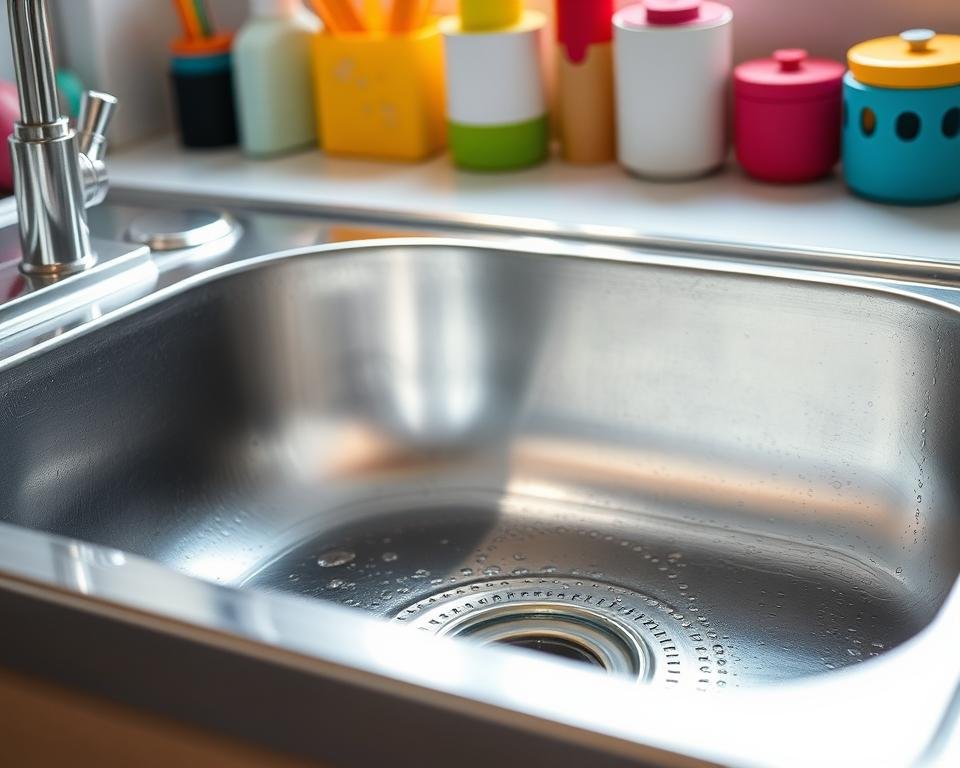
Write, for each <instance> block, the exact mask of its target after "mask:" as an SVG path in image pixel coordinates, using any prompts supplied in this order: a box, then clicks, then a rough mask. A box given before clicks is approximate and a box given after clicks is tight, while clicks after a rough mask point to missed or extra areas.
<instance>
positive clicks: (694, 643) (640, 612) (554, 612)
mask: <svg viewBox="0 0 960 768" xmlns="http://www.w3.org/2000/svg"><path fill="white" fill-rule="evenodd" d="M396 621H399V622H403V623H404V624H407V625H408V626H411V627H414V628H417V629H421V630H424V631H427V632H430V633H432V634H437V635H445V636H447V637H462V638H464V639H467V640H471V641H474V642H478V643H482V644H484V645H490V644H499V645H510V646H514V647H521V648H527V649H531V650H536V651H540V652H542V653H547V654H550V655H553V656H560V657H562V658H566V659H570V660H573V661H578V662H582V663H584V664H587V665H590V666H593V667H598V668H600V669H603V670H605V671H607V672H609V673H610V674H615V675H619V676H623V677H628V678H631V679H634V680H638V681H644V682H650V683H664V684H671V685H687V686H691V687H697V688H701V689H706V688H709V687H712V686H714V685H721V686H722V685H724V684H725V683H726V680H727V676H728V675H729V674H730V669H729V667H728V665H727V661H728V659H727V658H726V654H725V650H724V647H723V645H722V644H721V643H720V642H719V641H718V640H717V639H716V635H715V633H713V632H708V631H707V630H706V629H705V628H704V627H703V626H702V625H701V624H700V622H692V621H689V620H686V619H685V618H684V616H683V615H682V614H680V613H679V612H678V611H677V610H675V609H674V608H673V607H671V606H669V605H667V604H665V603H663V602H662V601H660V600H658V599H656V598H654V597H650V596H647V595H642V594H640V593H637V592H632V591H629V590H625V589H623V588H621V587H617V586H614V585H612V584H604V583H601V582H583V581H577V580H572V579H563V578H536V577H530V578H523V579H508V580H502V581H499V580H498V581H488V582H478V583H473V584H461V585H458V586H457V587H453V588H450V589H448V590H446V591H444V592H441V593H438V594H435V595H431V596H430V597H427V598H424V599H422V600H420V601H419V602H417V603H415V604H414V605H411V606H410V607H408V608H406V609H404V610H403V611H402V612H401V613H400V614H399V615H398V616H396ZM711 636H712V637H711Z"/></svg>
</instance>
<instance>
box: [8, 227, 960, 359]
mask: <svg viewBox="0 0 960 768" xmlns="http://www.w3.org/2000/svg"><path fill="white" fill-rule="evenodd" d="M241 223H242V217H241ZM410 247H414V248H417V249H423V248H431V249H432V248H459V249H464V248H465V249H469V250H474V251H476V250H481V251H482V250H486V251H498V252H501V253H505V254H509V253H521V254H524V255H530V256H540V257H543V258H563V259H575V260H588V261H601V262H612V263H617V264H630V265H635V266H638V267H652V268H655V269H681V270H693V271H698V272H706V273H713V274H719V275H733V276H741V277H749V278H755V279H766V280H776V281H786V282H799V283H806V284H812V285H824V286H828V287H837V288H844V289H847V290H856V291H862V292H865V293H870V294H884V295H886V296H888V297H890V298H892V299H894V300H901V301H908V302H911V303H919V304H922V305H925V306H927V307H933V308H936V309H937V310H938V311H946V312H949V313H952V314H958V315H960V276H958V277H957V278H956V280H954V279H953V277H952V275H950V276H949V277H947V276H943V275H940V274H931V275H929V276H928V277H929V279H930V280H939V279H943V282H942V283H937V282H930V283H928V282H927V280H926V279H924V278H923V277H922V275H918V274H915V270H916V269H917V267H916V265H913V266H908V268H907V269H906V270H905V271H903V272H902V273H901V272H899V271H898V270H897V269H893V270H892V273H891V274H886V273H885V272H880V273H879V274H878V275H874V274H872V272H873V268H872V267H870V266H869V265H870V264H872V263H873V261H875V260H874V259H873V258H872V257H863V258H864V259H865V260H866V261H865V262H864V263H865V265H867V267H866V268H865V269H864V271H862V272H856V271H853V272H851V271H838V270H839V269H841V267H842V264H841V265H832V264H829V262H828V261H823V262H817V263H815V264H811V265H805V264H803V263H802V262H792V263H791V262H769V261H764V260H761V261H754V260H751V259H749V258H748V259H747V260H736V259H735V258H729V257H727V258H724V257H721V258H717V257H714V256H706V255H701V254H697V253H689V252H685V251H674V250H672V249H664V250H659V251H657V250H653V251H641V250H637V249H636V248H632V247H629V246H620V245H611V244H598V243H591V242H577V241H567V240H551V239H549V238H544V237H534V236H528V237H523V236H521V237H519V238H518V239H517V240H479V239H476V238H470V237H466V236H464V237H417V236H411V237H384V238H377V239H370V240H358V241H349V242H340V243H325V244H324V243H318V244H314V245H308V246H302V247H297V248H287V249H281V250H277V251H272V252H269V253H265V254H261V255H256V256H245V257H240V258H238V259H236V260H231V261H228V262H227V263H224V264H220V265H215V266H210V265H204V264H203V263H200V264H198V266H197V268H196V270H195V271H194V272H193V273H192V274H190V275H189V276H187V277H184V278H182V279H179V280H177V281H175V282H173V283H172V284H170V285H160V286H158V285H157V281H156V280H155V279H152V278H151V281H150V282H149V284H147V285H146V286H145V287H144V291H143V293H142V295H140V296H138V297H137V298H133V299H132V300H129V301H126V302H125V303H122V304H121V305H120V306H118V307H115V308H110V309H109V310H108V311H107V312H105V313H104V314H101V315H99V316H97V317H95V318H93V319H89V320H87V321H85V322H82V323H79V324H77V325H75V326H74V327H71V328H69V329H68V330H66V331H64V332H62V333H59V334H58V335H56V336H54V337H53V338H42V337H39V338H35V339H31V338H29V329H27V330H23V326H25V325H26V323H25V321H24V319H23V317H22V315H24V314H26V315H29V316H34V315H36V316H37V317H38V320H37V322H40V321H42V320H49V319H50V318H49V316H46V317H44V315H43V311H42V310H43V305H44V304H45V303H47V302H48V301H49V300H50V296H49V295H48V294H47V293H46V291H40V292H38V293H35V294H32V295H28V296H24V297H22V298H21V299H19V300H18V301H17V305H18V306H17V309H18V310H19V311H18V312H16V313H14V314H13V316H12V317H11V318H10V319H9V320H6V319H5V318H4V317H3V315H2V314H0V373H3V372H4V371H6V370H8V369H9V368H11V367H13V366H15V365H17V364H19V363H21V362H23V361H24V360H26V359H28V358H30V357H32V356H34V355H38V354H41V353H43V352H46V351H48V350H50V349H54V348H56V347H59V346H63V345H65V344H67V343H69V342H71V341H72V340H74V339H76V338H78V337H80V336H83V335H86V334H87V333H90V332H92V331H94V330H96V329H98V328H101V327H104V326H107V325H110V324H112V323H115V322H118V321H120V320H122V319H124V318H126V317H130V316H132V315H135V314H136V313H138V312H140V311H142V310H144V309H147V308H149V307H152V306H155V305H157V304H160V303H162V302H163V301H166V300H168V299H172V298H174V297H176V296H178V295H180V294H183V293H186V292H189V291H191V290H195V289H197V288H200V287H202V286H204V285H207V284H210V283H213V282H217V281H219V280H223V279H227V278H229V277H232V276H235V275H240V274H243V273H245V272H249V271H253V270H257V269H263V268H266V267H268V266H270V265H271V264H274V263H281V262H284V261H288V260H292V259H298V258H309V257H318V258H319V257H323V256H330V255H340V254H343V253H349V252H355V251H361V252H362V251H366V250H379V249H383V248H410ZM182 253H183V252H181V251H171V252H169V253H167V254H153V255H152V263H153V264H154V265H156V269H155V270H153V271H151V273H150V274H151V275H155V274H156V273H157V271H160V272H162V271H163V268H164V261H171V260H175V259H177V258H179V257H180V254H182ZM879 261H880V262H881V263H880V265H879V268H880V269H881V270H890V269H891V266H890V264H889V263H888V262H890V260H889V259H881V260H879ZM907 261H909V260H907ZM893 263H894V264H899V263H900V262H897V261H895V260H894V262H893ZM941 266H942V265H941ZM928 268H932V265H928V264H926V263H924V264H923V266H922V267H921V268H920V271H921V272H922V271H923V270H925V269H928ZM958 269H960V267H958ZM55 287H57V286H55ZM67 287H68V286H62V288H67ZM61 293H62V294H63V298H61V299H60V301H59V302H57V304H58V310H57V314H65V313H67V312H69V311H77V310H80V309H83V308H84V307H85V306H88V305H91V304H95V303H96V301H97V300H98V299H100V298H102V297H101V296H96V297H93V298H92V297H90V296H89V295H86V294H84V293H83V292H82V291H81V290H75V291H74V292H73V294H71V293H70V292H69V291H59V290H58V291H57V295H58V296H59V295H61ZM71 299H72V300H71ZM24 335H26V337H27V338H26V339H25V340H23V341H20V337H21V336H24ZM5 348H12V349H11V351H6V349H5Z"/></svg>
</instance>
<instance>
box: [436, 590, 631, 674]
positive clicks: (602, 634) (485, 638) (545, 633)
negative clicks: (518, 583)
mask: <svg viewBox="0 0 960 768" xmlns="http://www.w3.org/2000/svg"><path fill="white" fill-rule="evenodd" d="M442 634H445V635H449V636H451V637H463V638H469V639H471V640H474V641H476V642H479V643H483V644H484V645H493V644H496V645H509V646H513V647H516V648H526V649H528V650H534V651H539V652H540V653H546V654H549V655H551V656H558V657H561V658H565V659H568V660H571V661H578V662H581V663H584V664H588V665H590V666H593V667H599V668H601V669H604V670H606V671H607V672H610V673H612V674H617V675H623V676H625V677H633V678H642V677H643V676H644V672H645V671H646V669H647V667H648V664H647V661H646V660H647V650H646V646H645V644H644V642H643V639H642V638H641V637H640V635H639V633H637V632H635V631H632V629H631V628H630V627H627V626H620V625H619V624H617V623H614V622H612V621H610V620H609V619H608V618H607V617H606V616H604V615H603V614H602V613H600V612H598V611H595V610H592V609H590V608H586V607H584V606H578V605H561V604H559V603H554V602H532V601H531V602H527V601H520V602H516V603H513V604H507V605H502V604H501V605H496V604H494V605H489V606H484V607H481V608H479V609H478V610H475V611H472V612H470V613H467V614H465V615H462V616H461V617H460V618H459V619H458V620H454V621H452V622H450V623H449V624H446V625H445V626H444V628H443V631H442Z"/></svg>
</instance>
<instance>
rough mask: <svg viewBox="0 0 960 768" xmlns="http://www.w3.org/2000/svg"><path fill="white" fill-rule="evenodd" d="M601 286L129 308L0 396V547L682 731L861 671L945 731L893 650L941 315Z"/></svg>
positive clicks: (461, 248) (687, 277)
mask: <svg viewBox="0 0 960 768" xmlns="http://www.w3.org/2000/svg"><path fill="white" fill-rule="evenodd" d="M540 250H542V248H541V249H540ZM560 250H562V249H560ZM604 256H605V254H604V251H603V249H602V248H593V249H589V250H588V252H587V253H585V254H582V255H578V256H575V255H572V254H571V255H557V254H546V253H543V252H539V251H538V249H537V248H521V247H496V246H491V245H483V244H477V243H474V244H470V243H467V242H454V241H442V240H437V241H424V242H422V243H415V242H412V241H411V242H395V243H373V244H368V245H356V246H351V247H345V248H339V249H316V248H314V249H309V250H308V251H306V252H297V253H291V254H286V255H281V256H274V257H268V258H262V259H257V260H252V261H248V262H244V263H242V264H240V265H236V266H233V267H229V268H226V269H221V270H219V271H213V272H207V273H203V274H201V275H199V276H197V277H195V278H192V279H190V280H187V281H185V282H184V283H183V284H180V285H177V286H174V287H172V288H168V289H166V290H164V291H161V292H159V293H157V294H155V295H154V296H151V297H149V298H148V299H145V300H142V301H140V302H139V303H137V304H134V305H132V306H130V307H128V308H127V309H126V310H124V311H122V312H117V313H114V314H113V315H111V316H109V317H107V318H104V319H103V321H101V322H98V323H92V324H91V326H90V327H89V328H86V329H82V330H81V331H79V332H72V333H71V334H69V338H67V339H66V340H64V341H57V340H53V341H48V342H45V343H44V344H42V345H40V346H38V347H37V349H36V350H35V351H34V352H33V353H31V354H29V355H25V356H23V355H22V356H20V357H18V358H17V360H16V361H15V362H14V363H11V364H8V365H7V366H6V368H5V370H4V369H2V368H0V371H2V372H0V383H2V392H0V500H2V505H0V520H2V521H3V522H4V523H6V524H8V525H9V526H15V527H16V528H17V529H18V530H27V531H33V532H42V533H44V534H52V535H53V536H54V537H65V539H69V540H76V541H81V542H84V543H85V544H87V545H93V546H99V547H103V548H106V549H105V551H118V552H122V553H125V554H127V555H134V556H139V558H143V559H145V560H147V561H152V563H153V564H154V565H153V566H147V565H145V566H144V567H154V568H155V567H156V566H157V565H159V566H163V570H162V571H161V570H159V569H158V570H157V573H161V572H163V573H166V572H168V571H169V570H170V569H172V570H174V571H176V572H179V574H183V575H185V576H189V577H195V578H196V579H199V580H202V582H214V583H216V584H219V585H222V586H224V587H227V588H230V589H229V590H228V592H229V593H230V594H236V595H241V596H242V595H253V596H256V599H258V600H259V599H266V600H272V599H274V598H278V599H279V597H278V596H279V595H281V594H282V595H290V596H295V597H297V598H298V599H297V600H296V601H295V602H294V603H292V604H293V605H298V606H306V607H305V608H303V610H307V609H308V608H309V609H311V610H312V609H313V608H314V606H316V607H318V608H319V607H321V606H322V604H336V605H337V606H341V607H343V606H345V607H347V609H348V610H340V611H336V612H332V613H331V612H329V611H328V612H327V613H323V614H317V615H318V616H320V615H323V616H325V617H327V619H326V620H327V621H341V620H342V621H344V622H347V624H345V626H348V627H349V626H353V625H352V624H350V623H349V622H351V621H354V620H356V621H361V622H362V618H363V617H364V616H367V617H373V618H376V619H377V620H379V622H381V623H378V624H376V625H373V624H372V623H370V622H362V623H361V625H362V626H378V627H379V626H385V623H390V624H393V625H395V629H396V634H390V635H388V636H389V637H395V636H400V633H405V634H404V635H403V636H404V637H410V638H411V641H413V640H415V641H416V642H421V641H423V638H425V636H426V635H441V636H447V637H458V638H460V642H459V643H457V644H455V647H456V652H457V653H461V652H462V653H465V654H480V656H479V657H478V658H494V659H500V658H501V657H505V658H509V659H511V660H512V661H514V663H516V662H515V660H517V659H519V660H520V661H521V662H522V663H524V664H530V665H533V667H531V668H538V667H537V665H538V664H539V663H540V662H539V661H537V659H538V658H543V659H545V661H544V662H543V663H547V662H546V657H548V656H550V657H554V658H557V659H559V663H558V662H556V661H555V662H553V663H551V664H550V666H549V668H550V669H551V670H553V669H554V667H555V668H556V669H559V670H561V672H562V673H564V674H568V673H569V674H572V675H574V676H575V679H576V680H578V681H581V683H580V684H581V685H583V686H587V689H588V690H596V691H602V690H606V689H605V688H604V687H603V686H611V687H612V688H614V689H616V690H617V691H620V693H619V694H618V695H620V696H638V697H645V698H640V699H638V701H645V702H648V703H649V702H654V703H656V706H658V707H659V706H661V702H664V701H666V702H669V701H672V699H670V697H671V696H672V695H673V694H671V693H668V691H670V690H678V691H684V692H688V693H689V696H690V697H692V699H693V700H695V701H697V700H698V701H699V703H697V704H695V705H693V706H694V707H699V708H700V709H701V710H702V712H703V713H704V716H707V717H714V716H716V717H720V718H722V717H723V716H724V715H723V714H722V713H723V712H724V711H725V710H727V709H728V708H731V711H732V710H737V708H738V707H740V706H742V704H740V703H738V702H741V701H742V699H741V698H738V696H740V697H742V696H748V695H749V694H753V695H754V696H758V697H762V696H763V695H764V694H765V692H766V693H768V694H770V695H774V693H775V692H776V691H782V690H784V689H783V688H782V686H784V685H796V686H798V690H802V691H821V692H820V693H816V694H811V695H814V696H815V700H816V699H817V698H819V699H820V700H824V699H826V698H833V697H834V696H835V695H836V694H835V691H838V690H842V691H847V692H854V691H856V681H857V680H861V679H867V678H868V677H869V678H870V679H878V680H880V679H882V678H884V675H893V674H894V673H893V671H892V670H893V669H897V670H898V671H897V673H896V675H895V676H894V678H885V679H884V682H883V683H882V686H881V687H883V686H887V688H886V689H887V690H890V688H889V685H892V683H890V682H889V680H892V679H896V680H897V681H899V682H898V683H897V684H898V685H903V686H905V687H904V689H903V690H904V693H905V694H906V695H910V696H920V695H923V693H922V691H923V690H924V686H926V685H928V682H929V681H930V680H934V679H940V680H941V681H942V682H941V684H940V688H936V686H935V690H929V691H928V696H929V701H930V702H935V701H939V700H941V699H943V698H944V697H946V696H948V695H949V693H950V691H951V690H952V685H953V683H954V682H955V679H956V673H957V667H956V664H955V663H952V662H950V663H946V665H945V666H942V667H940V669H939V672H937V671H936V670H929V671H927V672H923V671H922V670H921V668H922V667H923V666H924V664H926V663H929V662H930V661H931V660H930V659H929V658H927V659H926V660H925V661H923V660H920V659H919V658H918V655H914V653H913V652H911V650H910V649H911V644H912V643H916V644H918V651H917V652H916V654H919V653H920V651H919V647H921V646H922V643H923V641H922V638H924V637H926V636H928V635H931V634H932V630H931V627H934V626H936V624H937V621H938V620H939V621H943V616H944V613H945V610H946V609H945V606H946V605H947V604H948V597H949V595H950V591H951V589H952V588H953V586H954V583H955V582H956V580H957V576H958V572H960V520H958V517H957V514H956V508H957V492H958V482H957V479H956V478H957V466H958V462H960V434H958V432H957V430H956V429H955V411H956V404H957V402H958V400H960V393H958V383H960V377H958V376H957V375H956V372H957V364H958V358H960V315H958V314H957V312H956V310H955V308H954V307H953V306H951V305H950V304H949V302H948V301H946V300H945V298H944V296H946V295H947V294H949V293H950V290H951V289H948V288H942V289H926V288H922V287H920V288H917V287H916V286H915V287H914V288H916V290H914V289H910V288H907V287H904V286H899V287H891V286H890V285H888V284H885V283H882V281H879V280H877V281H872V282H871V281H870V280H869V279H867V278H848V279H844V278H831V279H828V278H826V277H824V276H823V275H814V274H804V273H802V272H801V271H800V270H795V271H790V270H786V269H781V270H766V271H763V270H757V269H750V268H742V269H734V268H731V267H730V266H729V265H727V266H723V267H710V266H709V265H705V264H704V263H702V262H701V263H696V264H688V265H682V264H679V263H669V264H668V263H658V262H657V261H656V260H655V259H650V260H647V261H644V260H643V259H642V258H640V257H637V258H634V259H626V260H625V259H623V258H605V257H604ZM924 291H926V293H924ZM134 560H136V558H134ZM178 583H180V582H178ZM191 583H193V580H191ZM236 590H239V591H236ZM81 591H82V590H81ZM303 598H307V599H308V600H304V599H303ZM283 604H284V605H287V603H283ZM351 612H352V613H354V614H356V617H352V616H350V613H351ZM938 617H939V619H938ZM361 625H358V626H361ZM324 626H328V625H324ZM371 631H372V630H371ZM390 631H391V633H392V632H393V630H390ZM321 634H322V632H321ZM347 642H349V640H348V641H347ZM484 645H486V646H512V649H511V648H507V649H500V653H499V654H498V653H497V652H496V650H497V649H495V650H494V651H493V652H491V651H490V650H489V649H482V650H481V649H478V646H484ZM429 647H433V646H429ZM442 647H444V648H445V647H446V645H443V646H442ZM534 652H539V654H535V653H534ZM484 653H486V654H487V655H486V656H484V655H483V654H484ZM465 658H473V656H467V657H465ZM411 663H412V662H411ZM885 663H888V664H890V665H891V666H890V670H891V671H890V672H884V670H885V667H884V664H885ZM934 666H936V664H934ZM850 667H857V669H856V670H854V669H847V668H850ZM904 668H909V669H911V670H912V672H911V673H910V674H912V675H915V676H914V677H913V678H912V680H911V679H910V675H903V674H902V670H903V669H904ZM858 675H863V677H859V676H858ZM584 681H585V682H584ZM774 684H776V685H774ZM878 684H880V683H878ZM931 684H932V683H931ZM818 685H819V686H830V685H837V686H838V687H837V688H832V687H827V688H817V686H818ZM911 685H915V686H919V687H920V688H919V689H911V688H910V686H911ZM590 686H599V687H597V688H595V689H591V688H590ZM827 691H831V692H834V693H827ZM854 695H855V696H861V699H857V698H854V699H853V700H852V701H851V706H852V707H853V706H860V705H861V704H862V703H863V702H862V694H854ZM664 697H666V698H665V699H664ZM684 700H686V699H684ZM759 700H760V701H763V699H762V698H761V699H759ZM591 701H595V699H593V698H591V697H590V696H586V697H583V698H582V699H581V702H582V709H590V708H591V707H592V706H593V705H592V704H590V703H589V702H591ZM727 702H729V703H727ZM689 711H694V710H692V709H691V710H689ZM737 711H739V710H737ZM804 711H805V712H807V713H809V711H808V710H804ZM621 714H622V713H621ZM798 716H799V715H798ZM871 717H872V715H868V716H867V719H870V718H871ZM935 725H936V718H933V722H932V723H931V724H930V728H929V729H932V728H933V727H934V726H935ZM929 729H928V730H929ZM824 738H825V739H829V737H827V736H824ZM924 738H925V734H924V732H923V729H918V730H917V731H916V733H915V739H916V740H917V741H918V742H920V743H922V741H923V740H924ZM708 742H709V740H708ZM916 746H917V744H914V743H912V742H911V743H910V744H909V745H908V746H905V747H903V749H904V750H905V751H909V750H910V749H915V748H916ZM771 748H772V747H771ZM695 751H696V750H693V752H691V753H690V754H692V753H694V752H695ZM798 754H809V753H803V752H802V751H801V752H800V753H798ZM784 759H785V762H784V763H783V764H786V763H787V762H788V760H787V758H786V757H785V758H784ZM720 762H726V760H720ZM730 762H736V761H734V760H733V759H732V758H730ZM746 762H749V761H746V760H745V763H746ZM828 762H829V761H826V762H824V763H823V764H828ZM751 764H757V765H760V764H768V763H767V762H766V758H760V759H758V760H757V762H756V763H751Z"/></svg>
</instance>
